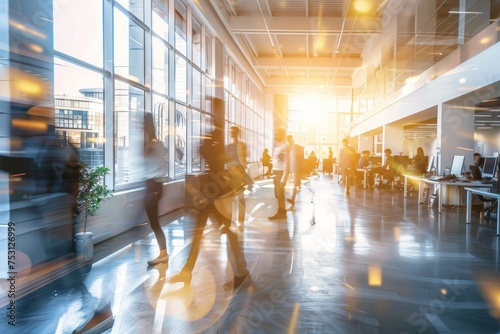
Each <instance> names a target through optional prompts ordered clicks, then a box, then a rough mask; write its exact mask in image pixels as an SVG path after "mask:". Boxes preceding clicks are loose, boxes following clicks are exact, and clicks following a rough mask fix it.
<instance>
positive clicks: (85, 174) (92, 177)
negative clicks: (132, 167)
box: [75, 166, 113, 261]
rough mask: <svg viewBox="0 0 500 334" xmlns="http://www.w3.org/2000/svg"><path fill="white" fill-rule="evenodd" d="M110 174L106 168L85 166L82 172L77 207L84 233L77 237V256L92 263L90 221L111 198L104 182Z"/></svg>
mask: <svg viewBox="0 0 500 334" xmlns="http://www.w3.org/2000/svg"><path fill="white" fill-rule="evenodd" d="M107 173H109V168H107V167H104V166H98V167H88V166H83V167H82V168H81V170H80V177H79V192H78V197H77V201H76V203H77V207H78V213H79V217H80V221H82V222H83V231H82V232H79V233H77V234H76V236H75V248H76V254H77V255H78V256H79V257H83V259H84V260H85V261H90V260H92V258H93V257H94V249H93V243H92V237H93V234H92V232H88V231H87V223H88V222H89V219H90V218H91V217H93V216H95V215H96V214H97V211H98V210H99V209H100V208H101V205H102V202H103V201H104V200H105V199H106V198H109V197H111V196H112V195H113V194H112V192H111V190H110V189H109V188H108V187H107V186H106V185H105V184H104V183H103V182H102V181H103V178H104V176H105V175H106V174H107Z"/></svg>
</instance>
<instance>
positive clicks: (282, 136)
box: [268, 128, 290, 220]
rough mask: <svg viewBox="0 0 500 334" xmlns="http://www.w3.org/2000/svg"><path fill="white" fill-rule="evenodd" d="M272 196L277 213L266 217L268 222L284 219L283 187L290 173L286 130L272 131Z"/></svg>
mask: <svg viewBox="0 0 500 334" xmlns="http://www.w3.org/2000/svg"><path fill="white" fill-rule="evenodd" d="M273 161H274V167H273V168H274V169H273V172H274V196H275V197H276V199H277V200H278V210H277V212H276V213H275V214H274V215H273V216H271V217H268V219H269V220H275V219H286V207H285V185H286V181H287V179H288V173H289V172H290V166H289V147H288V144H287V143H286V130H285V129H284V128H277V129H276V130H274V148H273Z"/></svg>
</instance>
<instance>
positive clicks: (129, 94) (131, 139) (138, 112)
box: [114, 80, 144, 184]
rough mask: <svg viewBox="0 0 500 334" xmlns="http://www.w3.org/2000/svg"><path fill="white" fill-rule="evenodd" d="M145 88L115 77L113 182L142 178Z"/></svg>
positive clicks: (121, 182) (120, 182) (126, 181)
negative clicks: (141, 88) (136, 86)
mask: <svg viewBox="0 0 500 334" xmlns="http://www.w3.org/2000/svg"><path fill="white" fill-rule="evenodd" d="M143 120H144V91H142V90H140V89H138V88H135V87H133V86H131V85H128V84H126V83H124V82H121V81H118V80H115V141H114V145H115V175H116V178H115V182H116V184H123V183H129V182H134V181H140V180H141V173H140V171H141V170H142V164H143V163H144V161H143V159H142V156H143V152H144V150H143V145H144V129H143Z"/></svg>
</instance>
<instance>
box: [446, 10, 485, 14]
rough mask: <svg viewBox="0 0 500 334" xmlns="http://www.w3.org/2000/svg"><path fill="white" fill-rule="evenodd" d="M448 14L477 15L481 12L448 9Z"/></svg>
mask: <svg viewBox="0 0 500 334" xmlns="http://www.w3.org/2000/svg"><path fill="white" fill-rule="evenodd" d="M448 14H472V15H479V14H483V12H472V11H467V10H450V11H449V12H448Z"/></svg>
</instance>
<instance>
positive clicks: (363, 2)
mask: <svg viewBox="0 0 500 334" xmlns="http://www.w3.org/2000/svg"><path fill="white" fill-rule="evenodd" d="M354 9H356V10H357V11H358V12H360V13H367V12H369V11H370V10H371V9H372V4H371V3H370V2H369V1H367V0H357V1H355V2H354Z"/></svg>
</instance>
